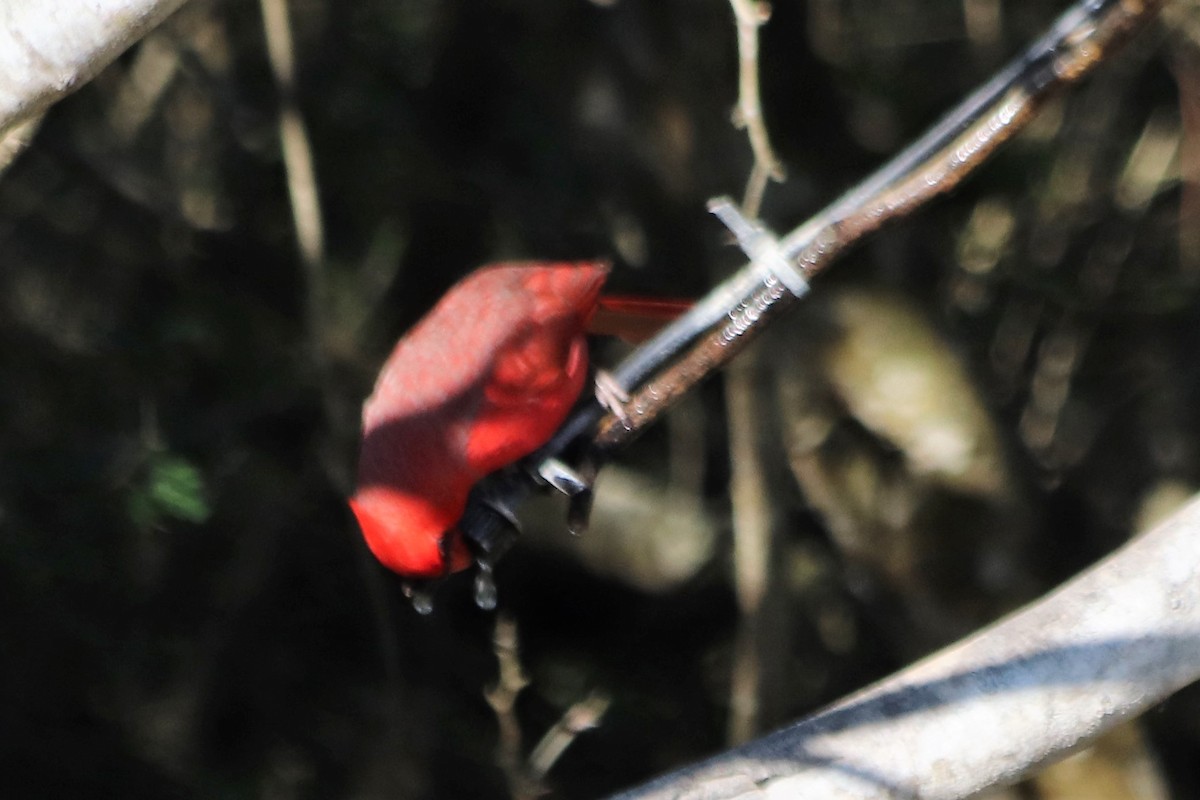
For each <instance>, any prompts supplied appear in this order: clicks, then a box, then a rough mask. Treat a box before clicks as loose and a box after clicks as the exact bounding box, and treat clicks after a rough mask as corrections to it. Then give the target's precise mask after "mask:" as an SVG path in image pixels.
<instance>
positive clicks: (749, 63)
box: [729, 0, 784, 217]
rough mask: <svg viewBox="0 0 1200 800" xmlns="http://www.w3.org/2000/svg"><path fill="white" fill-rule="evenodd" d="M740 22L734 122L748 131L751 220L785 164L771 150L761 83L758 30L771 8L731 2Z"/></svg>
mask: <svg viewBox="0 0 1200 800" xmlns="http://www.w3.org/2000/svg"><path fill="white" fill-rule="evenodd" d="M729 3H730V5H731V6H732V7H733V14H734V17H735V19H736V20H737V41H738V101H737V109H736V110H735V111H734V120H735V122H736V124H737V125H738V126H739V127H744V128H745V129H746V135H747V137H748V138H749V139H750V149H751V150H752V151H753V152H754V166H753V167H752V168H751V170H750V177H749V178H748V179H747V181H746V191H745V193H744V194H743V195H742V208H743V209H744V210H745V212H746V214H748V215H749V216H751V217H757V216H758V210H759V208H760V207H761V206H762V198H763V193H764V192H765V191H766V188H767V181H768V180H771V179H773V180H777V181H781V180H783V178H784V169H783V162H782V161H780V160H779V156H777V155H776V154H775V151H774V149H772V147H771V138H770V136H769V135H768V134H767V124H766V120H765V119H764V118H763V112H762V99H761V97H760V92H759V81H758V29H759V27H761V26H762V24H763V23H765V22H766V21H767V19H769V18H770V15H771V7H770V5H769V4H767V3H766V2H763V0H729Z"/></svg>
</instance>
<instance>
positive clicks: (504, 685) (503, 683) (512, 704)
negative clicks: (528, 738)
mask: <svg viewBox="0 0 1200 800" xmlns="http://www.w3.org/2000/svg"><path fill="white" fill-rule="evenodd" d="M492 648H493V652H495V654H496V665H497V667H498V668H499V675H498V676H497V677H496V683H495V685H493V686H492V688H491V689H488V690H487V691H486V692H485V693H484V699H486V700H487V703H488V705H489V706H491V707H492V711H494V712H495V713H496V724H497V725H498V726H499V731H500V732H499V737H498V741H497V743H496V763H497V766H499V767H500V770H501V771H502V772H503V773H504V777H505V780H506V781H507V783H508V790H509V793H510V794H511V795H512V796H513V797H514V798H518V799H522V798H532V797H537V796H538V795H539V794H541V792H540V791H538V787H537V782H536V781H534V780H531V779H530V776H529V774H528V773H527V772H526V771H525V768H524V764H523V763H522V761H521V724H520V722H519V721H518V720H517V714H516V705H517V697H518V695H520V694H521V691H522V690H523V689H524V688H525V687H526V686H528V685H529V678H528V677H527V676H526V675H525V669H524V667H522V666H521V654H520V651H519V649H518V645H517V623H516V620H514V619H513V618H512V617H510V616H509V615H507V614H504V613H499V614H497V615H496V625H495V628H494V629H493V633H492Z"/></svg>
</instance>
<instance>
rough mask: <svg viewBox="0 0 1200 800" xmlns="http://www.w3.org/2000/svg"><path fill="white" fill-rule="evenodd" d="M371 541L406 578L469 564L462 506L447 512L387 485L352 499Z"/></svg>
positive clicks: (373, 548)
mask: <svg viewBox="0 0 1200 800" xmlns="http://www.w3.org/2000/svg"><path fill="white" fill-rule="evenodd" d="M350 508H351V510H353V511H354V516H355V517H357V518H358V524H359V527H361V528H362V532H363V537H364V538H365V539H366V540H367V546H368V547H369V548H370V549H371V552H372V553H374V554H375V557H376V558H378V559H379V560H380V561H381V562H382V563H383V565H384V566H386V567H387V568H388V569H390V570H392V571H393V572H396V573H399V574H400V575H403V576H404V577H406V578H417V579H424V578H440V577H443V576H445V575H448V574H450V573H451V572H458V571H459V570H464V569H466V568H467V567H469V566H471V562H472V557H471V552H470V550H469V549H468V548H467V543H466V541H465V540H464V539H463V536H462V533H461V531H459V529H458V527H457V523H458V518H459V516H460V515H461V510H459V511H458V512H457V513H449V514H448V513H447V512H446V511H445V510H444V509H439V508H437V507H435V506H434V505H433V504H431V503H429V502H427V501H426V500H424V499H422V498H420V497H417V496H414V495H411V494H408V493H405V492H400V491H397V490H395V489H392V488H389V487H385V486H368V487H365V488H363V489H360V490H359V492H358V493H357V494H355V495H354V497H352V498H351V499H350Z"/></svg>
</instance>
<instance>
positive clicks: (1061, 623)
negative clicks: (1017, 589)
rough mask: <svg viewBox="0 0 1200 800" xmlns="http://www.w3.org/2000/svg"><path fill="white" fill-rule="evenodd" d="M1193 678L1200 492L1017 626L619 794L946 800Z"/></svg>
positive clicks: (1065, 747)
mask: <svg viewBox="0 0 1200 800" xmlns="http://www.w3.org/2000/svg"><path fill="white" fill-rule="evenodd" d="M1197 678H1200V495H1197V496H1196V497H1193V498H1192V501H1191V502H1190V503H1189V504H1188V505H1187V506H1185V507H1184V508H1183V509H1181V510H1180V511H1178V512H1176V513H1175V514H1174V515H1173V516H1171V517H1170V518H1169V519H1168V520H1167V521H1166V522H1164V523H1162V524H1161V525H1159V526H1157V527H1156V528H1154V529H1153V530H1151V531H1150V532H1149V533H1147V534H1145V535H1143V536H1141V537H1139V538H1137V539H1135V540H1134V541H1132V542H1130V543H1129V544H1128V545H1126V546H1125V547H1124V548H1122V549H1121V550H1119V551H1117V552H1116V553H1114V554H1113V555H1111V556H1109V557H1108V558H1106V559H1105V560H1103V561H1102V562H1100V563H1099V564H1097V565H1096V566H1094V567H1092V568H1091V569H1090V570H1088V571H1087V572H1084V573H1083V574H1082V575H1080V576H1078V577H1076V578H1074V579H1072V580H1071V581H1070V582H1068V583H1067V584H1065V585H1063V586H1062V587H1060V588H1059V589H1057V590H1055V591H1054V592H1052V593H1051V594H1049V595H1047V596H1046V597H1044V598H1042V599H1041V600H1039V601H1038V602H1036V603H1034V604H1032V605H1030V606H1027V607H1026V608H1024V609H1023V610H1021V611H1018V612H1017V613H1015V614H1013V615H1012V616H1010V617H1008V618H1006V619H1004V620H1002V621H1000V622H998V623H996V624H994V625H992V626H990V627H989V628H986V629H984V630H983V631H981V632H980V633H978V634H975V635H974V636H972V637H970V638H968V639H965V640H963V641H962V642H959V643H957V644H955V645H953V646H951V647H949V648H947V649H945V650H942V651H941V652H939V653H936V654H935V655H933V656H931V657H929V658H927V659H925V660H924V661H921V662H919V663H917V664H915V665H914V666H912V667H909V668H908V669H906V670H904V671H902V672H900V673H897V674H896V675H894V676H892V677H890V678H888V679H886V680H884V681H882V682H880V683H878V684H876V685H874V686H872V687H869V688H867V689H865V690H863V691H862V692H860V693H858V694H856V695H852V696H850V697H849V698H847V699H845V700H843V701H841V702H839V703H838V704H836V705H834V706H832V707H830V708H829V709H827V710H826V711H823V712H821V713H818V714H816V715H815V716H813V717H810V718H808V719H806V720H803V721H801V722H799V723H796V724H795V725H792V726H790V727H788V728H785V729H783V730H781V731H778V732H776V733H773V734H770V735H768V736H766V737H763V738H761V739H758V740H756V741H754V742H751V743H750V744H747V745H745V746H743V747H740V748H737V749H735V750H731V751H729V752H726V753H723V754H721V755H719V756H716V757H714V758H712V759H710V760H708V761H705V762H702V763H700V764H697V765H695V766H691V767H687V768H685V769H682V770H680V771H678V772H676V773H674V774H671V775H668V776H666V777H664V778H661V779H658V780H656V781H654V782H652V783H650V784H647V785H645V786H643V787H641V788H637V789H633V790H631V791H628V792H625V793H623V794H621V795H618V797H619V798H621V800H635V799H636V800H666V798H672V800H683V799H685V798H696V799H698V798H705V800H724V799H725V798H795V797H822V798H851V797H852V798H857V799H859V800H865V799H867V798H879V799H880V800H882V798H888V799H889V800H892V799H893V798H917V797H919V798H922V800H948V799H949V798H960V797H965V796H967V795H970V794H973V793H975V792H978V791H980V790H982V789H984V788H987V787H989V786H994V785H998V784H1005V783H1011V782H1013V781H1016V780H1017V779H1019V778H1020V777H1021V776H1023V775H1024V774H1025V773H1027V772H1029V771H1030V770H1032V769H1033V768H1035V767H1037V766H1038V765H1040V764H1042V763H1045V762H1047V761H1051V760H1054V759H1056V758H1060V757H1062V756H1064V755H1066V754H1068V753H1069V752H1071V751H1072V750H1074V749H1077V748H1079V747H1081V746H1083V745H1085V744H1087V743H1088V742H1089V741H1091V740H1092V739H1094V738H1095V737H1096V736H1098V735H1099V734H1100V733H1102V732H1104V731H1106V730H1108V729H1109V728H1112V727H1114V726H1116V725H1117V724H1118V723H1120V722H1122V721H1124V720H1126V719H1129V718H1130V717H1133V716H1136V715H1137V714H1139V713H1141V712H1142V711H1145V710H1146V709H1147V708H1148V707H1149V706H1151V705H1153V704H1155V703H1157V702H1159V701H1160V700H1162V699H1164V698H1166V697H1168V696H1169V695H1170V694H1172V693H1173V692H1175V691H1176V690H1178V689H1180V688H1182V687H1183V686H1186V685H1187V684H1189V683H1191V682H1193V681H1195V680H1197Z"/></svg>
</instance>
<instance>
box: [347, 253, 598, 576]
mask: <svg viewBox="0 0 1200 800" xmlns="http://www.w3.org/2000/svg"><path fill="white" fill-rule="evenodd" d="M607 274H608V266H607V265H605V264H603V263H598V262H582V263H527V264H499V265H493V266H489V267H484V268H481V269H479V270H477V271H475V272H473V273H471V274H470V275H468V276H467V277H466V278H464V279H463V280H462V281H460V282H459V283H458V284H456V285H455V286H454V287H452V288H451V289H450V291H449V292H447V293H446V295H445V296H444V297H443V298H442V299H441V300H440V301H439V302H438V304H437V305H436V306H435V307H434V308H433V310H431V311H430V312H429V313H428V314H427V315H426V316H425V317H424V318H423V319H422V320H421V321H420V322H418V323H417V324H416V326H415V327H414V328H413V329H412V330H411V331H410V332H409V333H408V334H407V335H405V336H404V337H403V338H401V339H400V341H399V342H398V343H397V344H396V347H395V349H394V350H393V351H392V354H391V356H389V357H388V360H387V363H385V364H384V367H383V370H382V372H380V374H379V378H378V380H377V382H376V384H375V389H374V391H373V392H372V394H371V396H370V397H369V398H368V399H367V401H366V403H365V404H364V406H363V442H362V450H361V453H360V456H359V464H358V490H357V492H356V493H355V495H354V497H353V498H351V500H350V507H351V508H352V509H353V511H354V514H355V516H356V517H357V518H358V523H359V525H360V526H361V527H362V531H363V535H364V536H365V538H366V540H367V545H368V546H369V547H370V549H371V552H373V553H374V554H375V556H376V557H377V558H378V559H379V560H380V561H381V562H383V564H384V565H385V566H387V567H388V568H390V569H392V570H393V571H395V572H398V573H400V574H401V575H404V576H406V577H410V578H434V577H438V576H441V575H445V574H448V573H450V572H455V571H458V570H462V569H465V568H467V567H468V566H470V564H471V560H472V559H471V553H470V550H469V549H468V546H467V543H466V542H465V541H464V538H463V535H462V533H461V531H459V529H458V528H457V524H458V522H459V520H460V518H461V517H462V515H463V511H464V509H465V507H466V503H467V495H468V493H469V492H470V490H471V488H472V486H474V485H475V483H476V482H478V481H479V479H480V478H482V477H483V476H485V475H487V474H488V473H490V472H494V471H495V470H498V469H500V468H501V467H504V466H507V465H508V464H511V463H513V462H514V461H516V460H518V459H520V458H522V457H524V456H526V455H528V454H529V453H532V452H533V451H534V450H536V449H537V448H538V447H539V446H541V445H542V444H544V443H545V442H546V441H547V440H548V439H549V438H550V436H551V435H552V434H553V433H554V431H555V430H556V429H557V428H558V427H559V425H560V424H561V423H562V422H563V420H564V419H565V418H566V416H567V413H568V412H569V411H570V410H571V407H572V406H573V405H574V403H575V400H576V399H577V398H578V396H579V394H580V392H581V391H582V389H583V386H584V384H585V382H586V381H587V374H588V360H587V341H586V338H585V334H586V331H587V327H588V323H589V320H590V319H591V317H592V315H593V313H594V312H595V309H596V304H597V298H598V295H599V292H600V287H601V285H602V284H603V283H604V280H605V278H606V276H607Z"/></svg>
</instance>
